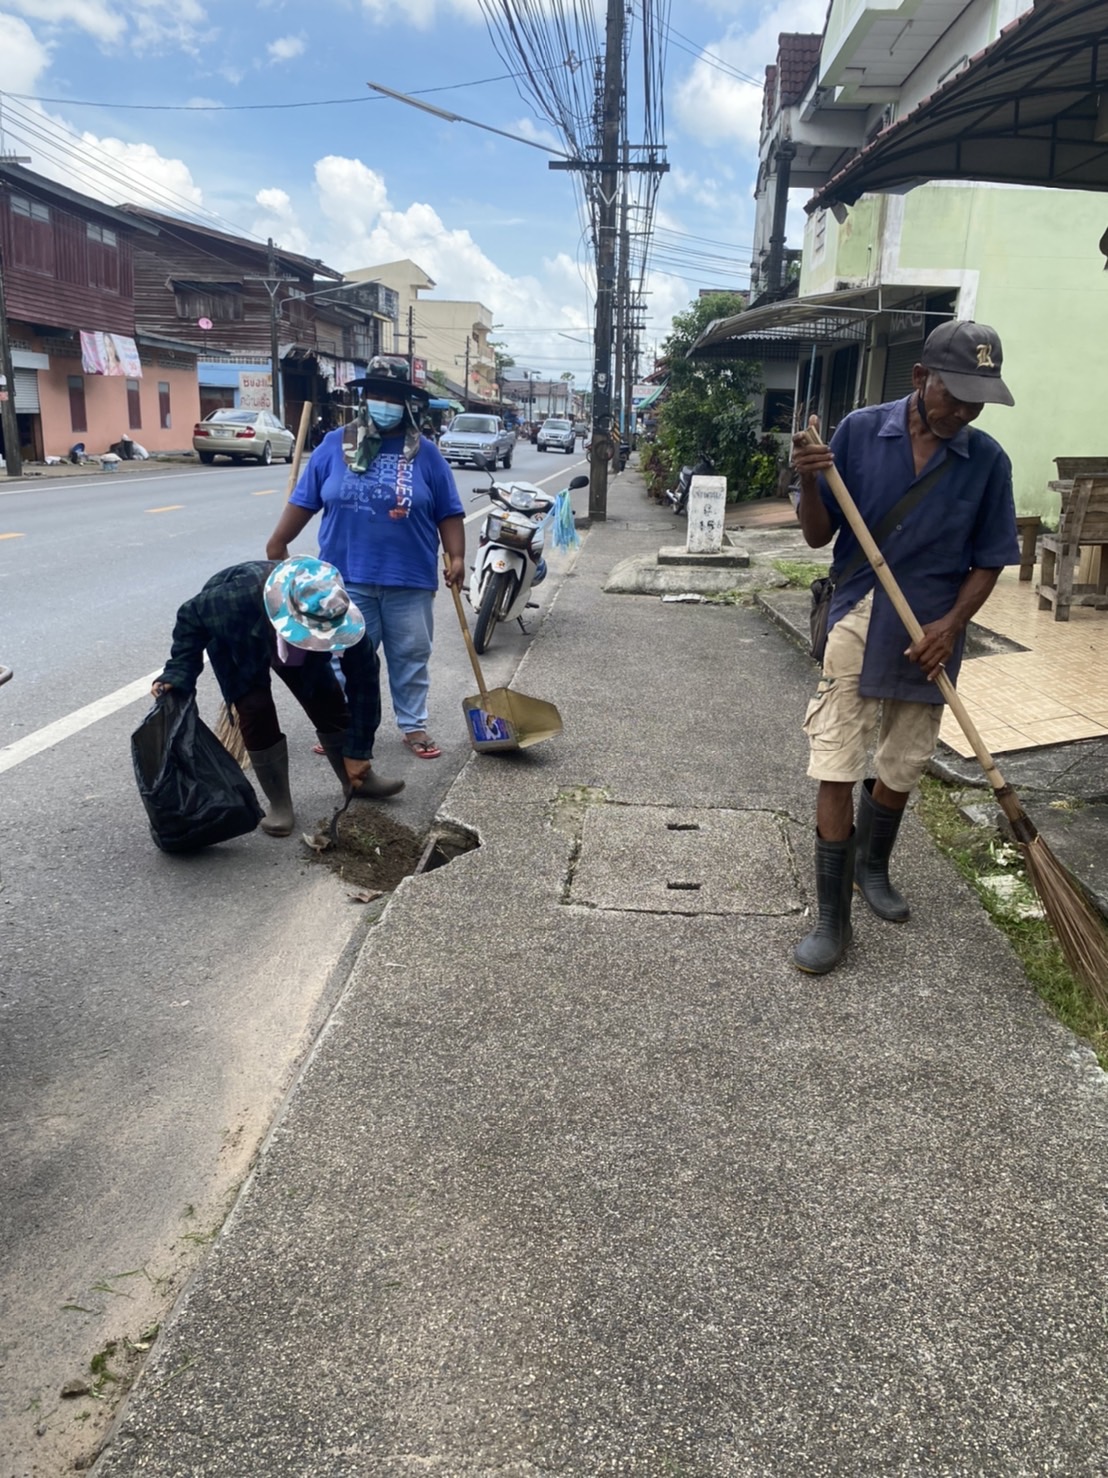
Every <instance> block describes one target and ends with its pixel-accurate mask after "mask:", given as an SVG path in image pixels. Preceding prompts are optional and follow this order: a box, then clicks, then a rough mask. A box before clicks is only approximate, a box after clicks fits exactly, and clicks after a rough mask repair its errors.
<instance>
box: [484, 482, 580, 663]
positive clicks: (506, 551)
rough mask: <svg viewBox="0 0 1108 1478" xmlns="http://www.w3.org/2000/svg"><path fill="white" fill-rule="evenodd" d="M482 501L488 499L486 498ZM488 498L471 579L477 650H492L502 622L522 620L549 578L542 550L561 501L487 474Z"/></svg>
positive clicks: (523, 484)
mask: <svg viewBox="0 0 1108 1478" xmlns="http://www.w3.org/2000/svg"><path fill="white" fill-rule="evenodd" d="M588 485H589V480H588V478H587V477H575V478H574V479H573V481H572V482H571V483H570V485H569V486H570V489H574V488H583V487H588ZM482 496H484V495H483V494H482ZM488 496H489V498H490V500H491V501H492V503H493V505H494V506H493V507H492V508H490V509H489V511H488V513H487V514H486V516H485V521H484V523H482V525H481V532H480V543H479V546H478V549H477V558H476V560H475V562H474V565H473V574H472V575H471V576H470V580H469V591H468V595H469V602H470V605H471V606H472V607H473V609H474V610H475V611H476V612H477V624H476V626H475V627H474V631H473V645H474V646H475V647H476V648H477V651H478V652H479V653H480V652H485V651H487V650H488V646H489V643H490V641H491V640H492V634H493V632H494V631H495V630H496V627H497V624H498V623H499V622H501V621H513V620H514V621H518V622H519V625H520V630H521V631H526V627H525V626H524V625H523V612H524V611H525V610H526V609H527V608H528V605H529V604H534V603H533V602H531V601H530V600H529V597H530V594H531V591H532V589H533V587H534V586H536V585H541V584H542V582H543V580H545V579H546V561H545V559H543V548H544V546H545V543H546V528H547V524H548V522H549V520H550V514H551V510H552V509H553V507H554V504H555V502H556V501H557V497H556V495H555V494H551V493H545V492H543V490H542V488H540V487H536V486H535V484H534V483H533V482H508V483H498V482H495V481H494V480H493V475H492V472H491V471H489V491H488Z"/></svg>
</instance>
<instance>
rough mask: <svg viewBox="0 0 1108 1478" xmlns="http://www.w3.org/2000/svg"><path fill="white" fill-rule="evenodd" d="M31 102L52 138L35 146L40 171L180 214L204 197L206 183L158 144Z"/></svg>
mask: <svg viewBox="0 0 1108 1478" xmlns="http://www.w3.org/2000/svg"><path fill="white" fill-rule="evenodd" d="M6 60H7V58H6V57H5V61H6ZM26 106H27V107H28V109H29V111H30V112H31V113H32V114H34V115H35V118H34V127H35V129H36V130H38V131H39V132H40V133H43V134H45V135H47V136H48V137H49V140H50V142H49V147H48V148H36V149H35V162H34V165H33V168H34V169H35V170H37V171H38V173H39V174H44V175H46V176H47V177H48V178H49V179H52V180H57V181H58V183H59V184H63V185H68V186H69V187H70V189H72V190H79V191H80V192H81V193H82V194H83V195H91V196H93V197H95V198H96V199H98V200H104V201H106V202H107V203H108V204H109V205H120V204H122V203H123V202H129V203H131V204H134V205H145V206H148V207H149V208H150V209H151V210H158V211H162V212H164V213H165V214H167V215H179V214H181V213H182V212H184V213H187V212H188V211H189V209H190V207H194V206H199V205H201V204H202V203H203V198H204V197H203V194H202V192H201V189H200V186H199V185H198V184H197V183H196V181H195V180H194V179H193V177H192V172H191V171H190V169H189V167H188V165H187V164H186V163H185V162H184V160H183V159H171V158H168V157H167V156H166V155H164V154H159V153H158V151H157V149H155V148H154V146H153V145H152V144H133V143H128V142H126V141H125V140H124V139H117V138H111V137H107V138H101V137H99V136H98V135H97V134H94V133H89V132H88V131H86V132H84V133H78V132H77V130H76V129H74V128H72V127H71V126H70V125H69V124H68V123H66V122H65V121H64V120H63V119H60V118H54V117H51V115H50V114H49V113H47V112H46V111H45V109H43V108H42V107H40V106H39V105H38V104H36V103H32V104H28V105H26ZM16 136H17V137H18V135H16ZM31 147H34V145H32V146H31Z"/></svg>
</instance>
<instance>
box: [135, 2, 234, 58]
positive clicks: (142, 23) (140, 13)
mask: <svg viewBox="0 0 1108 1478" xmlns="http://www.w3.org/2000/svg"><path fill="white" fill-rule="evenodd" d="M130 3H131V5H132V6H133V7H134V8H133V9H132V10H131V12H130V14H129V21H130V25H131V36H130V40H131V44H132V46H133V47H134V49H135V50H136V51H164V50H165V49H167V48H169V47H173V46H177V47H180V49H181V50H182V51H187V52H190V53H193V54H195V53H196V51H197V48H198V47H199V45H200V43H201V41H204V40H212V39H214V37H215V35H216V31H215V30H214V28H212V27H211V26H209V24H208V14H207V11H206V10H205V9H204V7H203V6H202V5H201V4H200V3H199V0H130Z"/></svg>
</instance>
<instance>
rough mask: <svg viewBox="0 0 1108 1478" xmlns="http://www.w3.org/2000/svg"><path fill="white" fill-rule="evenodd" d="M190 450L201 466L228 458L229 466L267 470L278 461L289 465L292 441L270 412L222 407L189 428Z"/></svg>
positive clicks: (292, 450) (294, 440) (293, 446)
mask: <svg viewBox="0 0 1108 1478" xmlns="http://www.w3.org/2000/svg"><path fill="white" fill-rule="evenodd" d="M192 449H193V451H194V452H195V453H196V455H197V456H198V457H199V458H200V460H201V462H209V463H210V462H214V461H215V459H216V457H230V459H231V461H232V462H260V463H261V464H262V466H263V467H268V466H269V464H270V462H274V461H277V460H278V459H279V458H281V457H283V458H284V459H285V461H286V462H291V461H292V456H293V452H294V451H295V449H296V437H295V436H294V435H293V434H292V432H291V431H290V430H289V428H288V427H287V426H282V425H281V423H280V421H279V420H278V419H277V417H276V416H275V415H273V414H272V412H270V411H251V410H234V409H233V408H232V407H230V406H226V407H224V408H223V409H222V410H218V411H212V413H211V415H210V416H205V418H204V420H202V421H197V423H196V425H195V426H194V427H193V428H192Z"/></svg>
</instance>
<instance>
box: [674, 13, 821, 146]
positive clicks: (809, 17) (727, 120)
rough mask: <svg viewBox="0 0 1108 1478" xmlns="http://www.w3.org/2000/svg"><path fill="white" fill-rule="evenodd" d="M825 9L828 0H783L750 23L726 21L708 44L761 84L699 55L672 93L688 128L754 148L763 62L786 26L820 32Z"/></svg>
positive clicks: (710, 140) (709, 139) (773, 53)
mask: <svg viewBox="0 0 1108 1478" xmlns="http://www.w3.org/2000/svg"><path fill="white" fill-rule="evenodd" d="M826 12H827V6H826V0H783V3H781V4H779V5H776V6H774V8H773V9H772V10H769V11H768V12H765V13H763V14H762V16H761V17H760V19H759V22H758V24H757V25H756V26H754V27H752V28H747V27H744V26H742V25H730V26H728V28H727V30H726V31H725V32H724V34H723V36H722V37H721V38H720V39H719V40H718V41H713V42H711V43H710V44H709V45H708V47H707V48H706V50H707V51H709V52H711V53H712V54H713V55H714V56H715V57H718V58H719V59H720V60H721V61H723V62H726V63H727V64H728V65H729V66H730V67H731V68H732V69H733V70H735V71H739V72H742V73H744V74H745V75H746V76H748V77H756V78H758V84H757V85H756V84H754V83H752V82H742V81H740V80H739V79H738V78H736V77H732V76H730V75H729V74H728V73H727V72H725V71H722V70H720V68H719V67H718V66H714V65H712V63H711V62H708V61H706V60H705V59H704V57H703V56H701V57H699V58H698V59H697V60H696V61H695V62H694V63H693V65H692V68H691V70H690V71H689V72H688V73H687V74H686V76H685V77H684V78H683V79H682V81H681V82H680V83H679V84H678V86H677V88H676V91H675V94H674V113H675V116H676V118H677V121H678V122H679V124H680V125H681V127H682V128H683V129H684V130H685V132H687V133H689V134H691V135H692V136H693V137H694V138H698V139H700V140H701V141H702V142H703V143H707V144H718V143H722V142H724V141H728V142H732V143H739V144H741V145H743V146H744V147H745V148H748V149H750V150H751V152H752V155H753V154H754V153H756V151H757V148H758V136H759V133H760V130H761V120H762V88H761V78H762V74H763V70H764V68H765V67H766V66H768V65H770V64H771V63H772V62H774V61H776V59H777V37H778V35H779V34H780V32H782V31H800V32H821V31H822V30H823V23H824V19H825V17H826Z"/></svg>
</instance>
